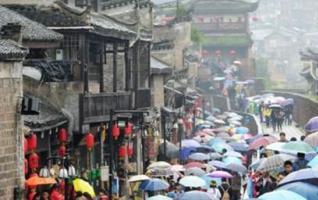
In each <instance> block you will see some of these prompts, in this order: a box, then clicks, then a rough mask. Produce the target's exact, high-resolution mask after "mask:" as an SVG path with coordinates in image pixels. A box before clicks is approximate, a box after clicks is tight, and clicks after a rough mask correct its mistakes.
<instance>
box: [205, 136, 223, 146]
mask: <svg viewBox="0 0 318 200" xmlns="http://www.w3.org/2000/svg"><path fill="white" fill-rule="evenodd" d="M217 143H226V142H225V140H224V139H222V138H218V137H216V138H214V139H212V140H210V141H209V142H208V145H209V146H213V145H215V144H217Z"/></svg>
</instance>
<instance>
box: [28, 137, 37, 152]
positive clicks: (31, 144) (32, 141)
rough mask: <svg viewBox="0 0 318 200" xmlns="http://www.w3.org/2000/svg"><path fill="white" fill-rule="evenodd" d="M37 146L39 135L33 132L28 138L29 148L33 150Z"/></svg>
mask: <svg viewBox="0 0 318 200" xmlns="http://www.w3.org/2000/svg"><path fill="white" fill-rule="evenodd" d="M36 147H37V137H36V134H34V133H32V135H31V137H29V138H28V149H29V150H31V151H33V150H35V149H36Z"/></svg>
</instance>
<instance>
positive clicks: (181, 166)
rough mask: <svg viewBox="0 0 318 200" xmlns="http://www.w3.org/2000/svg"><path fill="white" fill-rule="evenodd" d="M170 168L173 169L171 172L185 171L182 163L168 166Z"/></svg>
mask: <svg viewBox="0 0 318 200" xmlns="http://www.w3.org/2000/svg"><path fill="white" fill-rule="evenodd" d="M170 170H171V171H173V172H184V171H185V168H184V166H183V165H178V164H177V165H172V166H171V167H170Z"/></svg>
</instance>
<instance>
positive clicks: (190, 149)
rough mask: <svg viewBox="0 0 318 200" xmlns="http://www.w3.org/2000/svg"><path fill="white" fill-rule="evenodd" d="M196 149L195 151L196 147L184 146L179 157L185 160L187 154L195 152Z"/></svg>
mask: <svg viewBox="0 0 318 200" xmlns="http://www.w3.org/2000/svg"><path fill="white" fill-rule="evenodd" d="M196 151H197V149H196V148H195V147H184V148H182V149H181V152H180V159H181V160H187V159H188V157H189V155H190V154H191V153H193V152H196Z"/></svg>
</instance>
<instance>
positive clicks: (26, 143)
mask: <svg viewBox="0 0 318 200" xmlns="http://www.w3.org/2000/svg"><path fill="white" fill-rule="evenodd" d="M23 145H24V146H23V151H24V154H26V153H27V152H28V148H29V147H28V140H27V139H26V138H24V144H23Z"/></svg>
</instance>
